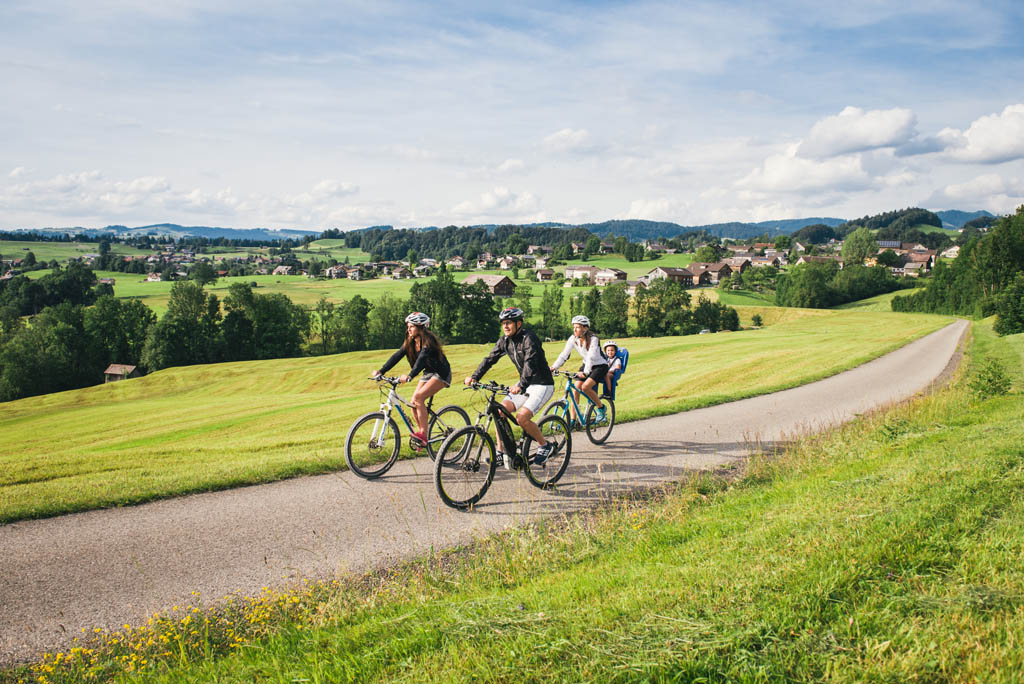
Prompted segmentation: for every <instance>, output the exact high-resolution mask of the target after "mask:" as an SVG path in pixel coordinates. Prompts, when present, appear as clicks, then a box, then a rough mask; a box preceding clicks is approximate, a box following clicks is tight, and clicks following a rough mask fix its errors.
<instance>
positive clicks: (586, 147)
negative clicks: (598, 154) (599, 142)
mask: <svg viewBox="0 0 1024 684" xmlns="http://www.w3.org/2000/svg"><path fill="white" fill-rule="evenodd" d="M544 149H546V150H548V151H549V152H560V153H584V152H591V151H593V150H594V149H595V145H594V143H593V142H592V141H591V139H590V133H589V132H588V131H587V130H586V129H584V128H581V129H579V130H574V129H572V128H563V129H562V130H560V131H556V132H554V133H552V134H551V135H549V136H547V137H546V138H544Z"/></svg>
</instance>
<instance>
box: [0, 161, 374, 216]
mask: <svg viewBox="0 0 1024 684" xmlns="http://www.w3.org/2000/svg"><path fill="white" fill-rule="evenodd" d="M358 191H359V188H358V186H356V185H355V184H353V183H345V182H341V181H337V180H333V179H325V180H322V181H320V182H318V183H317V184H316V185H314V186H313V187H312V188H311V189H310V190H309V191H307V192H303V193H298V194H295V195H284V196H273V195H261V194H257V193H250V194H248V195H244V196H240V195H238V194H237V193H235V192H234V191H233V190H232V189H231V188H230V187H229V188H222V189H216V190H208V189H204V188H192V189H189V190H181V189H178V188H176V187H175V186H174V185H173V184H172V183H171V182H170V181H169V180H168V179H167V178H164V177H162V176H143V177H140V178H134V179H131V180H110V179H107V178H106V177H105V176H104V175H103V173H102V172H100V171H97V170H94V171H85V172H80V173H69V174H60V175H57V176H55V177H53V178H49V179H46V180H41V181H32V182H23V183H17V184H14V185H10V186H7V187H6V188H0V208H3V209H6V210H11V211H19V210H20V211H23V212H33V211H36V210H37V208H38V207H46V209H47V211H49V212H52V213H53V214H55V215H58V216H64V217H72V219H71V220H74V221H89V220H93V221H95V222H97V223H102V224H106V223H109V222H110V221H112V220H122V221H124V220H127V221H129V222H137V223H148V222H151V221H154V220H177V219H176V218H175V216H174V215H175V214H178V213H185V214H189V215H193V216H197V217H198V218H197V219H196V220H204V221H210V220H217V221H226V222H228V223H234V222H237V221H240V222H251V223H252V224H266V223H268V222H270V223H273V222H281V223H289V224H295V225H297V226H301V227H307V226H316V225H318V224H320V223H321V222H322V221H323V220H324V219H326V218H327V217H329V216H331V215H332V213H333V212H335V211H337V208H338V207H337V204H338V200H339V199H341V198H344V197H348V196H350V195H354V194H356V193H358Z"/></svg>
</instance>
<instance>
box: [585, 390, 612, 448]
mask: <svg viewBox="0 0 1024 684" xmlns="http://www.w3.org/2000/svg"><path fill="white" fill-rule="evenodd" d="M601 402H602V403H603V404H604V417H603V418H602V419H601V420H598V419H597V413H598V410H597V407H596V406H594V405H593V404H591V405H590V408H588V409H587V421H586V423H587V437H589V438H590V441H591V442H593V443H594V444H604V443H605V440H607V439H608V435H610V434H612V428H613V427H615V402H614V401H612V400H611V399H602V400H601Z"/></svg>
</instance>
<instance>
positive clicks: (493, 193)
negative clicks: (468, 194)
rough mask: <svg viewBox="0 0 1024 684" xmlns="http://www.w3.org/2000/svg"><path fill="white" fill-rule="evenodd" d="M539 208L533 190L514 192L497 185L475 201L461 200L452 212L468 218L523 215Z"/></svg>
mask: <svg viewBox="0 0 1024 684" xmlns="http://www.w3.org/2000/svg"><path fill="white" fill-rule="evenodd" d="M539 209H540V202H539V200H538V199H537V196H536V195H534V194H533V193H532V192H528V191H527V192H513V191H512V190H509V189H508V188H506V187H496V188H494V189H493V190H488V191H487V192H485V193H482V194H481V195H480V197H479V198H478V199H477V200H475V201H470V200H467V201H464V202H460V203H459V204H457V205H455V206H454V207H452V213H453V214H455V215H456V216H462V217H467V218H468V217H472V218H480V217H486V216H503V217H513V216H514V217H522V216H525V215H529V214H534V213H536V212H537V211H538V210H539Z"/></svg>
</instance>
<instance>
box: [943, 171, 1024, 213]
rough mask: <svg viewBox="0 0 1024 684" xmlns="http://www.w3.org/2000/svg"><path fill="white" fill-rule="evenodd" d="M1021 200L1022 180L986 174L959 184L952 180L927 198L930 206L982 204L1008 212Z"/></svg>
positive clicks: (996, 174) (1023, 186)
mask: <svg viewBox="0 0 1024 684" xmlns="http://www.w3.org/2000/svg"><path fill="white" fill-rule="evenodd" d="M1022 203H1024V179H1021V178H1017V177H1012V178H1004V177H1003V176H1001V175H999V174H998V173H986V174H982V175H980V176H976V177H974V178H971V179H970V180H967V181H964V182H962V183H951V184H949V185H947V186H946V187H944V188H942V189H941V190H939V191H938V192H936V193H935V194H934V195H933V196H932V197H931V198H929V200H928V204H929V206H937V207H938V206H963V207H985V208H988V209H989V210H990V211H996V212H1000V213H1010V212H1012V211H1013V210H1014V209H1015V208H1016V207H1018V206H1020V205H1021V204H1022Z"/></svg>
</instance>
